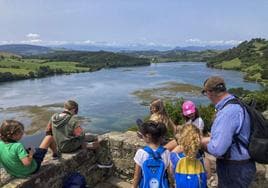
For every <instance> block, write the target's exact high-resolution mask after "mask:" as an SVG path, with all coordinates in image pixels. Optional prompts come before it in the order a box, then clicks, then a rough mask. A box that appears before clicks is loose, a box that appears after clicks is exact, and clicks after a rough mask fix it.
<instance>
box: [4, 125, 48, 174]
mask: <svg viewBox="0 0 268 188" xmlns="http://www.w3.org/2000/svg"><path fill="white" fill-rule="evenodd" d="M23 134H24V126H23V124H22V123H20V122H19V121H16V120H5V121H4V122H3V123H2V124H1V127H0V138H1V140H0V163H1V164H2V166H3V167H4V168H5V170H6V171H7V172H8V173H9V174H10V175H12V176H15V177H27V176H29V175H30V174H33V173H35V172H37V171H38V170H39V168H40V166H41V163H42V161H43V159H44V157H45V155H46V153H47V148H48V147H49V145H50V143H51V136H46V137H45V138H44V139H43V141H42V142H41V144H40V146H39V148H36V149H35V152H33V150H32V149H31V148H30V149H28V151H27V150H26V149H25V148H24V146H23V145H22V143H20V142H19V140H21V138H22V137H23Z"/></svg>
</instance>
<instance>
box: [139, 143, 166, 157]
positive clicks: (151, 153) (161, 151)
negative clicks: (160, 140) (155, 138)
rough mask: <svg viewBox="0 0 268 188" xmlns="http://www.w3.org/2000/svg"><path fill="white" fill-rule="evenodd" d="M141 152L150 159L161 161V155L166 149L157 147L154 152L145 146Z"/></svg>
mask: <svg viewBox="0 0 268 188" xmlns="http://www.w3.org/2000/svg"><path fill="white" fill-rule="evenodd" d="M143 150H144V151H146V152H147V153H148V154H149V156H150V157H153V158H154V159H161V154H162V153H164V151H165V150H166V148H164V147H163V146H159V147H158V148H157V150H156V151H153V150H152V148H150V147H149V146H145V147H144V148H143Z"/></svg>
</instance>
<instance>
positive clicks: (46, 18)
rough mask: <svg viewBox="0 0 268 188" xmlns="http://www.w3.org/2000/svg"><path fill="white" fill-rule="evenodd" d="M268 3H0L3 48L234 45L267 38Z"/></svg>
mask: <svg viewBox="0 0 268 188" xmlns="http://www.w3.org/2000/svg"><path fill="white" fill-rule="evenodd" d="M267 10H268V0H221V1H220V0H0V44H9V43H27V44H37V45H57V44H66V43H74V44H105V45H111V46H116V45H128V44H146V45H163V46H192V45H195V46H204V45H224V44H227V45H228V44H231V45H235V44H238V43H240V42H242V41H244V40H250V39H251V38H256V37H258V38H259V37H261V38H266V39H267V38H268V11H267Z"/></svg>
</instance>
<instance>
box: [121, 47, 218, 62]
mask: <svg viewBox="0 0 268 188" xmlns="http://www.w3.org/2000/svg"><path fill="white" fill-rule="evenodd" d="M123 53H124V54H126V55H130V56H133V57H140V58H149V59H150V60H151V62H153V63H159V62H178V61H204V60H205V59H207V58H209V57H213V56H215V55H218V54H219V53H220V51H216V50H205V51H188V50H180V49H174V50H168V51H132V52H123Z"/></svg>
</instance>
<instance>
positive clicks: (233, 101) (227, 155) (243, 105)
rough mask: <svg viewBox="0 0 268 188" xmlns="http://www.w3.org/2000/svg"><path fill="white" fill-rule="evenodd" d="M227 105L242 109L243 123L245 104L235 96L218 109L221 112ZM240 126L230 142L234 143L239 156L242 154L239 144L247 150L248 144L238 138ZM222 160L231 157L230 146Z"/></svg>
mask: <svg viewBox="0 0 268 188" xmlns="http://www.w3.org/2000/svg"><path fill="white" fill-rule="evenodd" d="M228 104H238V105H239V106H240V107H241V108H242V109H243V122H244V121H245V118H246V107H245V104H244V103H243V102H242V101H241V100H240V99H239V98H238V97H236V96H235V98H233V99H231V100H229V101H227V102H226V103H225V104H224V105H223V107H222V108H221V109H220V110H222V109H223V108H224V107H226V106H227V105H228ZM242 126H243V123H242V125H241V127H240V129H239V131H238V133H236V134H234V135H233V140H232V143H235V145H236V147H237V150H238V152H239V153H240V154H242V151H241V148H240V145H239V144H241V145H242V146H243V147H244V148H246V149H248V145H249V142H248V141H246V140H244V139H242V138H241V137H240V133H241V130H242ZM223 157H224V158H226V159H228V158H230V157H231V146H230V147H229V148H228V149H227V151H226V153H225V154H224V155H223Z"/></svg>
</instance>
